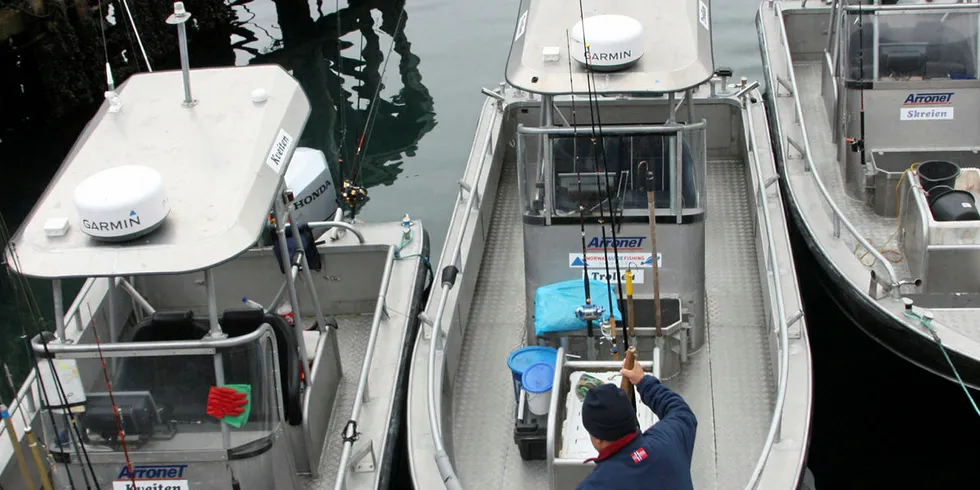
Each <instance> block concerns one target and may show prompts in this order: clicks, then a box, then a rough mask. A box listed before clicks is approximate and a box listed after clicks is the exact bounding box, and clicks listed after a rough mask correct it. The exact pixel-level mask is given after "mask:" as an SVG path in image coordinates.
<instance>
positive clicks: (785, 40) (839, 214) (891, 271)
mask: <svg viewBox="0 0 980 490" xmlns="http://www.w3.org/2000/svg"><path fill="white" fill-rule="evenodd" d="M772 6H773V10H774V11H775V14H776V18H777V20H778V24H779V36H780V39H779V41H780V44H781V45H782V49H783V55H784V56H785V57H786V65H787V68H788V69H787V71H788V72H789V81H788V83H789V84H790V86H791V88H790V90H789V96H790V97H792V98H793V107H794V110H795V111H796V119H797V121H798V122H799V125H800V133H801V134H800V136H801V138H802V146H803V147H802V148H799V147H798V146H797V144H796V142H794V141H792V138H790V137H789V136H788V135H787V136H785V138H786V140H787V143H788V144H790V145H793V146H796V147H797V149H798V150H802V151H801V153H803V159H804V162H805V165H806V170H807V173H809V174H810V175H811V176H812V177H813V181H814V182H816V183H817V188H818V189H819V190H820V195H821V196H823V199H824V200H825V201H827V204H829V205H830V209H831V210H832V212H833V222H834V237H835V238H840V227H841V224H843V225H844V228H846V229H847V231H848V232H850V234H851V235H852V236H853V237H854V238H855V239H856V240H857V242H858V243H859V244H860V245H861V246H862V247H864V248H865V249H866V250H867V251H868V253H870V254H871V256H873V257H874V258H875V259H876V260H875V263H879V264H881V265H882V267H884V268H885V272H887V273H888V281H890V282H889V283H888V284H883V283H882V282H881V280H880V279H878V278H877V275H876V274H872V276H871V279H872V281H875V282H878V283H879V284H882V286H884V287H885V288H886V290H887V291H897V289H898V286H899V284H900V281H899V279H898V275H897V274H896V273H895V268H894V267H892V266H891V263H889V262H888V259H886V258H885V256H884V255H882V253H881V252H880V251H879V250H878V249H877V248H875V247H873V246H872V245H871V243H870V242H868V240H867V239H866V238H864V236H863V235H862V234H861V233H860V232H859V231H858V229H857V228H856V227H855V226H854V224H852V223H851V222H850V220H848V219H847V216H845V215H844V213H843V211H841V210H840V208H839V207H838V206H837V203H835V202H834V199H833V198H832V197H831V196H830V192H829V191H827V187H826V186H825V185H824V183H823V180H821V178H820V175H819V172H817V171H816V169H815V168H814V165H813V158H812V156H811V155H812V151H811V150H810V138H809V137H808V136H807V131H806V122H805V121H804V119H803V107H802V105H801V104H800V98H799V96H798V91H799V89H798V87H799V85H798V84H797V83H796V73H795V72H794V70H793V56H792V54H791V53H790V50H789V37H788V36H787V35H786V24H785V22H784V18H783V9H782V7H781V6H780V4H779V1H778V0H777V1H773V2H772ZM899 10H901V9H899ZM770 66H771V64H770ZM783 151H784V152H785V151H786V150H785V146H784V150H783ZM872 272H873V269H872Z"/></svg>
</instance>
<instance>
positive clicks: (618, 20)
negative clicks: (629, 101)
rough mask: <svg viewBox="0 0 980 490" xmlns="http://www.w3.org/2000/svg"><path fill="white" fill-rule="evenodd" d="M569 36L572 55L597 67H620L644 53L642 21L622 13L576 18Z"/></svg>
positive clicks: (587, 65)
mask: <svg viewBox="0 0 980 490" xmlns="http://www.w3.org/2000/svg"><path fill="white" fill-rule="evenodd" d="M583 29H584V31H585V32H584V34H583V32H582V31H583ZM571 38H572V39H571V41H572V42H571V51H572V52H571V55H572V59H574V60H575V61H577V62H579V63H581V64H582V65H585V66H586V67H590V68H591V69H593V70H596V71H615V70H621V69H623V68H627V67H629V66H631V65H633V64H634V63H636V62H637V60H639V59H640V57H641V56H643V25H642V24H640V21H638V20H636V19H634V18H632V17H627V16H625V15H596V16H592V17H589V18H587V19H585V20H584V21H579V22H576V23H575V25H574V26H573V27H572V32H571ZM585 43H588V52H589V59H588V60H586V59H585Z"/></svg>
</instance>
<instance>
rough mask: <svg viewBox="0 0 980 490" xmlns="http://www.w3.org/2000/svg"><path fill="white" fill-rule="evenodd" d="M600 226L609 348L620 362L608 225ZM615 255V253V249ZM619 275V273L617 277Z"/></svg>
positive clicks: (613, 356)
mask: <svg viewBox="0 0 980 490" xmlns="http://www.w3.org/2000/svg"><path fill="white" fill-rule="evenodd" d="M601 197H602V195H601V194H600V198H601ZM600 205H601V204H600ZM599 226H600V227H601V228H602V253H603V254H604V255H605V259H606V260H605V264H606V293H607V294H609V335H610V340H611V342H612V344H611V345H610V346H609V353H610V354H611V355H612V358H613V360H614V361H618V360H619V346H617V345H616V315H615V314H614V313H615V311H616V310H615V309H614V308H613V293H612V283H611V281H612V278H611V277H610V276H609V253H608V249H607V247H606V224H605V223H604V222H603V221H602V219H600V220H599ZM613 253H615V249H614V251H613ZM618 274H619V272H618V271H617V275H618ZM627 348H628V347H627Z"/></svg>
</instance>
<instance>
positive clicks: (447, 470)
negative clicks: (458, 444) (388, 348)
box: [426, 109, 499, 490]
mask: <svg viewBox="0 0 980 490" xmlns="http://www.w3.org/2000/svg"><path fill="white" fill-rule="evenodd" d="M491 110H492V111H493V112H492V115H491V117H490V120H489V122H488V123H487V129H486V131H487V136H486V139H485V140H484V142H483V148H482V150H481V153H480V155H479V157H478V158H479V159H480V163H479V165H477V168H476V172H475V175H474V176H473V182H472V183H471V184H469V185H467V184H465V183H464V182H460V187H461V189H465V190H467V191H468V192H469V196H467V198H466V204H465V205H464V207H463V220H462V223H461V224H460V226H459V234H458V235H457V236H456V242H455V243H454V244H453V248H452V252H451V253H450V255H449V260H448V261H446V262H445V263H444V264H443V269H442V281H443V282H442V291H441V293H442V295H441V296H440V298H439V304H438V306H437V307H436V315H435V318H434V319H433V320H432V326H431V329H432V334H431V336H430V337H429V358H428V373H427V374H428V377H427V390H426V391H427V394H428V399H427V411H428V416H429V426H430V429H431V433H432V442H433V444H434V449H435V460H436V466H437V467H438V468H439V474H440V475H441V477H442V478H441V479H442V480H443V482H444V483H445V485H446V488H447V489H450V490H462V487H461V486H460V483H459V479H458V478H457V477H456V472H455V470H454V469H453V465H452V462H451V461H450V460H449V455H448V454H447V453H446V447H445V444H444V443H443V441H442V427H441V424H440V420H439V410H438V407H437V404H436V400H437V396H436V376H437V373H442V370H443V368H444V367H445V362H446V356H445V355H443V356H442V357H441V362H439V363H437V362H436V353H437V352H438V351H441V350H444V348H445V344H443V345H441V346H440V343H439V338H440V334H441V333H442V318H443V315H444V313H445V309H446V302H447V300H448V299H449V291H450V289H452V288H453V287H454V286H455V284H456V275H457V274H458V273H459V272H460V269H459V268H457V266H456V262H457V261H458V260H459V257H460V254H461V253H462V248H463V237H464V236H466V226H467V224H468V223H469V220H470V216H472V215H473V205H474V204H475V203H476V202H477V201H478V198H477V195H478V191H477V187H478V184H479V182H480V174H482V173H483V167H484V165H486V162H487V155H488V154H490V148H491V146H492V142H493V126H494V123H495V122H496V117H497V114H498V112H499V110H498V109H491ZM479 127H481V126H479V125H478V126H477V128H479ZM461 192H462V190H461ZM457 204H458V200H457ZM454 208H455V207H454ZM455 214H456V213H455V209H454V212H453V218H454V219H453V223H451V226H452V225H455ZM449 229H450V230H452V227H450V228H449ZM448 333H449V332H448V331H447V332H446V334H447V335H448ZM437 364H438V366H437Z"/></svg>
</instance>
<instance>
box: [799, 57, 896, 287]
mask: <svg viewBox="0 0 980 490" xmlns="http://www.w3.org/2000/svg"><path fill="white" fill-rule="evenodd" d="M793 70H794V71H795V72H796V83H797V85H798V92H799V97H800V105H801V107H803V113H804V114H806V115H807V121H808V122H810V124H807V127H806V132H807V138H809V140H810V151H812V152H813V154H812V155H811V159H812V160H813V168H815V169H816V171H817V172H818V173H819V174H820V179H821V180H823V183H824V185H825V186H827V191H828V192H830V197H831V198H832V199H833V200H834V202H835V203H837V206H838V207H840V210H841V212H843V213H844V215H845V216H847V219H848V220H849V221H850V222H851V223H852V224H853V225H854V226H855V227H856V228H857V229H858V230H861V231H862V232H863V233H864V237H865V238H866V239H867V240H868V241H869V242H870V243H871V246H872V247H878V248H879V250H880V249H881V248H886V249H889V248H891V249H897V248H899V247H900V246H899V244H898V237H897V236H896V237H892V234H893V233H895V230H896V228H897V227H898V218H886V217H884V216H878V215H877V214H875V212H874V210H872V209H871V207H870V206H867V205H866V204H865V203H864V202H862V201H860V200H858V199H854V198H852V197H850V196H848V195H847V194H846V193H845V191H844V179H843V177H842V176H841V174H840V167H839V166H838V164H837V150H836V147H835V146H834V142H833V140H834V138H833V135H832V134H831V128H830V125H829V124H827V123H826V122H825V121H829V120H830V119H829V118H828V116H827V108H826V107H825V106H824V103H823V98H822V97H821V95H820V94H821V91H820V63H819V62H801V63H794V64H793ZM825 209H826V210H827V212H828V213H830V208H829V207H825ZM828 215H829V214H828ZM889 237H891V241H890V242H888V244H887V245H885V246H884V247H882V245H884V244H885V242H886V241H887V240H888V239H889ZM841 239H842V240H844V241H845V243H847V244H848V246H849V247H851V250H852V251H855V253H856V256H855V259H857V257H860V256H861V255H864V249H859V248H858V247H859V245H858V243H857V240H856V239H855V238H854V237H853V236H851V234H850V233H847V232H846V231H842V232H841ZM871 261H872V257H871V256H870V255H867V256H865V257H864V263H865V264H870V263H871ZM892 266H893V267H895V273H896V274H898V276H899V277H908V276H910V275H911V274H910V273H909V266H908V262H907V261H906V260H905V259H904V257H903V258H902V261H901V262H892Z"/></svg>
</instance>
